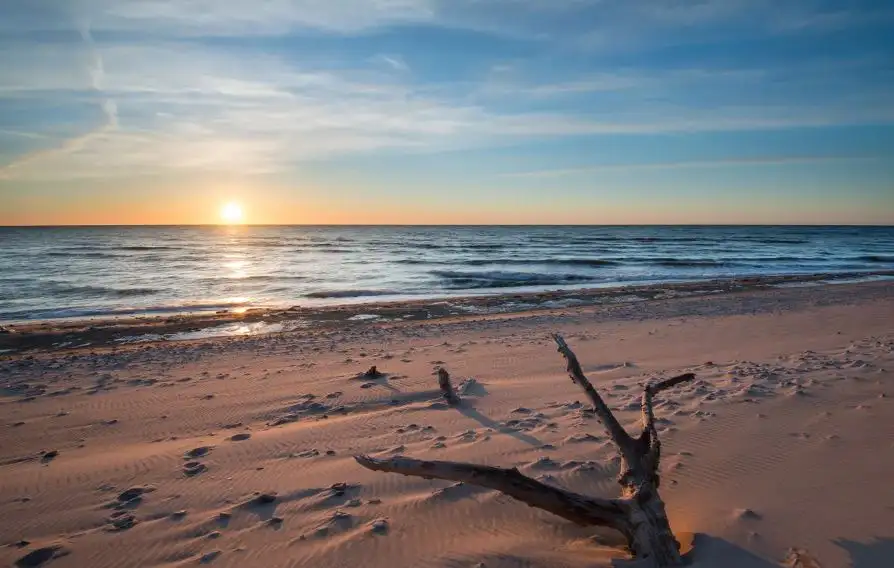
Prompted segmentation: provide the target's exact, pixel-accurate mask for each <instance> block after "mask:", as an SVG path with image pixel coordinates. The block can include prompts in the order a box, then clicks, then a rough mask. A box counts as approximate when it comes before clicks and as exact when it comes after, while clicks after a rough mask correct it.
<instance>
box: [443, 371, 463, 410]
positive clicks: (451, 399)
mask: <svg viewBox="0 0 894 568" xmlns="http://www.w3.org/2000/svg"><path fill="white" fill-rule="evenodd" d="M438 386H439V387H441V392H442V393H444V400H446V401H447V404H449V405H450V406H456V405H458V404H459V403H460V398H459V395H458V394H456V391H455V390H454V389H453V384H451V383H450V373H448V372H447V369H445V368H443V367H441V368H439V369H438Z"/></svg>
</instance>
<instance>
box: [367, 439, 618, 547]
mask: <svg viewBox="0 0 894 568" xmlns="http://www.w3.org/2000/svg"><path fill="white" fill-rule="evenodd" d="M354 459H355V460H357V463H359V464H360V465H362V466H363V467H365V468H368V469H371V470H374V471H387V472H392V473H400V474H403V475H413V476H416V477H424V478H426V479H447V480H451V481H461V482H464V483H469V484H472V485H477V486H480V487H487V488H488V489H496V490H497V491H500V492H501V493H505V494H506V495H509V496H510V497H514V498H515V499H518V500H519V501H521V502H523V503H526V504H527V505H529V506H531V507H536V508H538V509H543V510H544V511H549V512H550V513H553V514H554V515H558V516H560V517H562V518H563V519H567V520H569V521H571V522H573V523H577V524H579V525H595V526H605V527H611V528H614V529H616V530H619V531H621V532H623V533H624V534H628V533H629V531H630V530H631V527H630V523H629V520H628V514H629V513H628V509H629V506H628V504H627V502H626V501H625V500H623V499H598V498H594V497H588V496H586V495H581V494H579V493H573V492H571V491H566V490H564V489H558V488H556V487H552V486H550V485H546V484H544V483H541V482H539V481H537V480H534V479H531V478H530V477H527V476H526V475H523V474H522V473H521V472H519V471H518V470H517V469H515V468H512V469H504V468H499V467H491V466H485V465H475V464H469V463H460V462H449V461H424V460H416V459H412V458H407V457H403V456H398V457H393V458H387V459H376V458H372V457H369V456H365V455H361V456H354Z"/></svg>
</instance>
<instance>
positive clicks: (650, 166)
mask: <svg viewBox="0 0 894 568" xmlns="http://www.w3.org/2000/svg"><path fill="white" fill-rule="evenodd" d="M881 159H884V158H882V157H880V156H766V157H754V158H730V159H718V160H690V161H678V162H650V163H639V164H596V165H592V166H586V167H581V168H560V169H550V170H533V171H524V172H509V173H504V174H500V177H512V178H554V177H566V176H577V175H586V174H593V173H599V172H613V171H623V172H628V171H629V172H636V171H644V170H679V169H704V168H730V167H742V166H794V165H802V164H823V163H830V162H869V161H875V160H881Z"/></svg>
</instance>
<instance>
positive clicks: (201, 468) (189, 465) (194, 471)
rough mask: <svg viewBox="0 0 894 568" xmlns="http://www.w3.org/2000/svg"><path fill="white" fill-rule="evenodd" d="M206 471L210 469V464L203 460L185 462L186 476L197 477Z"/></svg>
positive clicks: (184, 471) (184, 470)
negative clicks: (204, 462) (207, 464)
mask: <svg viewBox="0 0 894 568" xmlns="http://www.w3.org/2000/svg"><path fill="white" fill-rule="evenodd" d="M205 471H208V466H206V465H205V464H203V463H202V462H197V461H190V462H186V463H185V464H183V474H184V475H186V477H195V476H196V475H199V474H200V473H202V472H205Z"/></svg>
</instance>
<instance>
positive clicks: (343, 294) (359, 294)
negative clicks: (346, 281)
mask: <svg viewBox="0 0 894 568" xmlns="http://www.w3.org/2000/svg"><path fill="white" fill-rule="evenodd" d="M400 294H401V293H400V292H397V291H395V290H320V291H317V292H308V293H307V294H305V295H304V297H305V298H313V299H325V298H363V297H366V296H398V295H400Z"/></svg>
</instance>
